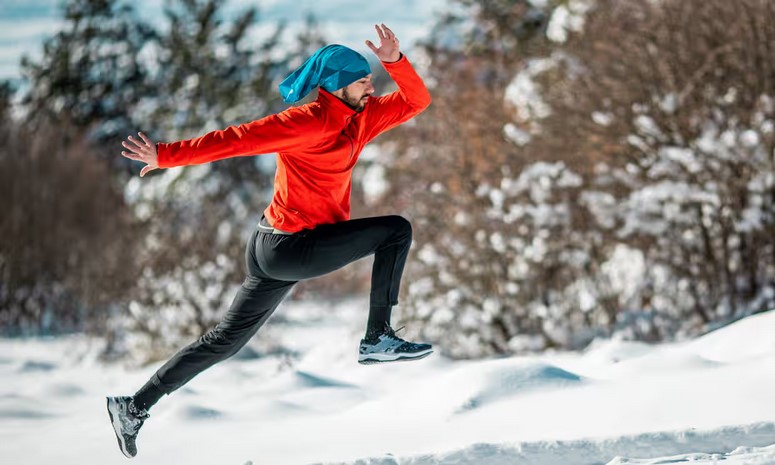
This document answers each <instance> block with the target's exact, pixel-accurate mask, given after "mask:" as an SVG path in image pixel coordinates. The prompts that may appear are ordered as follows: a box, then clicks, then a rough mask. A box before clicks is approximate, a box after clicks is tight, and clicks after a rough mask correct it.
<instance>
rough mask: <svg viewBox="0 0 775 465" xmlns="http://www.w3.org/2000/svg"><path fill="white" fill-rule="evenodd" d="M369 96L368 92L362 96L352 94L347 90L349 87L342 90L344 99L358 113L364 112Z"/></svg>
mask: <svg viewBox="0 0 775 465" xmlns="http://www.w3.org/2000/svg"><path fill="white" fill-rule="evenodd" d="M368 97H369V96H368V95H367V94H362V95H360V96H354V95H351V94H350V93H348V92H347V89H344V90H343V92H342V101H343V102H344V103H346V104H347V105H348V106H349V107H350V108H352V109H353V110H355V111H357V112H358V113H360V112H362V111H363V110H364V108H366V101H367V100H368Z"/></svg>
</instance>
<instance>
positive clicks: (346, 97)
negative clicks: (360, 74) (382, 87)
mask: <svg viewBox="0 0 775 465" xmlns="http://www.w3.org/2000/svg"><path fill="white" fill-rule="evenodd" d="M332 93H333V94H334V95H335V96H337V97H339V99H340V100H342V101H343V102H344V103H346V104H348V105H350V107H352V109H353V110H355V111H357V112H361V111H363V109H364V108H366V102H367V101H368V100H369V96H370V95H371V94H373V93H374V85H372V83H371V74H369V75H368V76H366V77H364V78H361V79H358V80H357V81H355V82H353V83H352V84H350V85H348V86H345V87H343V88H341V89H339V90H336V91H334V92H332Z"/></svg>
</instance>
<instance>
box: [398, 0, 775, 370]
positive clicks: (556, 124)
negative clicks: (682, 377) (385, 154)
mask: <svg viewBox="0 0 775 465" xmlns="http://www.w3.org/2000/svg"><path fill="white" fill-rule="evenodd" d="M461 3H462V4H463V5H464V6H466V7H469V8H471V11H473V12H474V13H475V14H472V15H471V16H470V17H472V18H473V21H474V22H475V25H473V26H471V25H469V26H468V28H467V29H466V30H467V31H469V32H470V33H469V34H468V35H467V36H466V38H465V40H463V41H460V42H457V43H451V44H450V45H449V46H448V47H446V48H445V47H444V46H443V44H440V43H438V42H437V43H435V44H432V45H431V46H429V47H428V53H429V56H430V57H431V63H432V66H431V68H430V69H429V71H428V73H429V74H430V75H431V76H432V80H433V81H434V82H439V83H440V84H439V85H438V86H437V87H436V88H435V89H434V105H433V106H432V107H431V108H430V109H429V111H428V113H429V114H428V115H425V116H424V117H421V118H420V119H418V125H417V127H415V128H412V131H411V132H404V133H403V136H404V137H403V138H399V139H398V141H397V147H398V149H397V153H398V155H397V156H396V157H394V159H393V160H391V161H390V162H389V163H388V165H387V170H388V171H387V172H388V178H389V179H390V180H391V181H390V182H391V187H390V191H389V194H388V195H389V196H394V197H393V198H395V199H397V201H398V205H400V206H403V207H404V209H405V210H404V211H405V212H406V213H407V214H408V215H409V216H411V218H412V220H413V222H414V224H415V245H414V247H413V260H412V261H411V262H410V264H409V267H408V275H409V279H408V280H407V285H406V286H405V293H404V295H405V297H406V299H405V300H406V303H405V304H404V305H402V307H401V312H400V315H401V317H402V318H403V319H404V320H417V321H421V322H422V324H418V325H410V326H409V328H412V327H417V328H422V329H421V332H424V333H425V336H427V337H429V338H430V339H432V340H435V341H437V342H438V343H439V344H440V345H441V347H443V348H444V350H446V352H447V353H449V354H451V355H454V356H460V357H470V356H480V355H486V354H490V353H503V352H513V351H521V350H535V349H541V348H546V347H564V348H578V347H581V346H583V345H584V344H586V343H587V342H588V341H590V340H591V339H592V338H594V337H595V336H597V335H612V334H618V335H620V336H622V337H627V338H634V339H642V340H662V339H665V338H675V337H683V336H690V335H694V334H697V333H699V332H701V331H703V330H705V329H707V328H709V327H712V326H713V325H715V324H718V323H719V322H722V321H729V320H731V319H735V318H738V317H739V316H741V315H745V314H749V313H752V312H756V311H761V310H764V309H767V308H771V307H772V306H774V305H775V245H774V244H773V241H772V237H775V205H773V203H774V202H775V184H774V182H775V151H774V150H775V137H774V134H773V127H774V126H775V123H774V119H775V108H774V106H773V97H774V96H775V81H773V80H772V78H771V76H773V75H775V74H773V72H775V69H774V68H773V66H774V65H773V63H775V56H773V54H772V52H771V50H770V49H768V48H766V47H762V44H763V43H770V42H773V41H775V8H773V4H772V3H771V2H764V1H760V0H743V1H741V2H735V3H734V4H730V3H729V2H726V1H723V0H711V1H704V2H693V1H690V2H685V1H678V0H668V1H661V2H648V1H641V0H624V1H620V0H597V1H589V2H548V3H547V2H544V3H543V4H544V5H547V6H548V8H550V9H551V8H553V7H557V6H558V5H559V6H560V7H559V8H555V9H553V10H551V11H546V16H547V17H548V18H549V22H548V26H547V27H546V28H545V29H544V33H545V35H544V36H543V38H540V37H534V36H531V37H527V38H523V40H522V41H521V42H519V45H514V46H508V44H514V42H513V41H508V40H507V41H503V42H502V43H501V46H500V47H499V46H495V45H493V37H500V36H501V35H504V34H512V38H513V37H515V36H516V35H517V34H518V33H520V34H521V33H523V32H524V30H522V29H520V31H519V32H518V31H516V30H515V31H511V32H509V30H508V28H506V27H505V26H504V25H505V24H518V23H519V21H518V20H516V19H514V18H512V21H510V22H509V21H507V20H506V18H511V16H514V15H516V16H520V15H524V14H525V11H527V10H526V9H525V8H523V7H519V8H518V7H517V6H514V8H506V7H505V5H502V6H504V8H500V9H499V8H496V7H495V6H494V5H493V3H496V4H498V5H500V4H501V2H470V1H468V2H461ZM512 3H513V2H512ZM533 3H535V2H533ZM523 4H524V5H528V4H529V2H516V3H515V4H514V5H523ZM486 5H489V6H486ZM524 5H523V6H524ZM557 14H560V15H565V16H568V15H571V14H572V15H575V16H578V17H574V18H568V17H566V18H564V19H563V18H562V17H560V18H558V17H556V15H557ZM488 15H489V16H488ZM520 17H522V16H520ZM499 18H500V19H499ZM444 24H445V25H449V24H452V25H456V24H458V23H455V22H454V21H447V22H446V23H444ZM464 24H465V23H464ZM560 26H562V27H560ZM442 29H443V28H442ZM560 32H561V34H560ZM437 35H438V37H444V35H443V34H440V33H439V34H437ZM547 35H548V37H547ZM504 44H505V45H504ZM483 50H485V51H483ZM515 58H521V59H522V60H520V59H515ZM452 69H454V73H451V72H450V71H451V70H452ZM509 72H510V73H511V77H510V78H507V77H506V75H507V73H509ZM483 77H484V78H483ZM504 99H505V101H506V104H505V105H500V102H502V101H504Z"/></svg>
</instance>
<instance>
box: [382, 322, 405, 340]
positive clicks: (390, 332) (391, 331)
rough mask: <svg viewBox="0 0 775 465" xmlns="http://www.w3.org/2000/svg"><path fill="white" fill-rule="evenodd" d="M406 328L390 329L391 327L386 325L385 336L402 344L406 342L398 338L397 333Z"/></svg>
mask: <svg viewBox="0 0 775 465" xmlns="http://www.w3.org/2000/svg"><path fill="white" fill-rule="evenodd" d="M405 327H406V326H401V327H400V328H398V329H393V328H391V327H390V325H385V334H387V335H388V336H389V337H392V338H393V339H398V340H399V341H401V342H406V341H404V340H403V339H401V338H400V337H398V336H396V333H397V332H399V331H401V330H402V329H404V328H405Z"/></svg>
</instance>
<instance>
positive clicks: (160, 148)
mask: <svg viewBox="0 0 775 465" xmlns="http://www.w3.org/2000/svg"><path fill="white" fill-rule="evenodd" d="M320 128H321V122H320V120H319V118H317V117H315V116H314V115H313V114H311V113H309V112H307V111H305V110H303V109H302V108H300V107H294V108H289V109H287V110H285V111H283V112H281V113H278V114H275V115H270V116H267V117H265V118H262V119H259V120H256V121H253V122H251V123H246V124H240V125H237V126H230V127H228V128H226V129H223V130H219V131H213V132H210V133H207V134H205V135H203V136H201V137H197V138H195V139H190V140H183V141H178V142H172V143H168V144H165V143H159V144H156V151H157V154H158V162H159V167H160V168H172V167H174V166H185V165H200V164H203V163H209V162H211V161H215V160H221V159H224V158H230V157H242V156H249V155H260V154H265V153H275V152H286V151H294V150H299V149H303V148H304V147H306V146H307V145H308V142H307V141H310V140H317V137H315V134H316V133H317V132H319V131H320ZM310 136H312V137H310Z"/></svg>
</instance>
